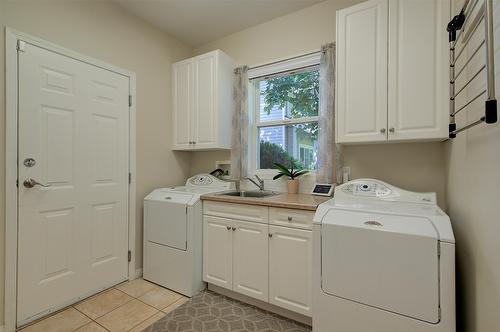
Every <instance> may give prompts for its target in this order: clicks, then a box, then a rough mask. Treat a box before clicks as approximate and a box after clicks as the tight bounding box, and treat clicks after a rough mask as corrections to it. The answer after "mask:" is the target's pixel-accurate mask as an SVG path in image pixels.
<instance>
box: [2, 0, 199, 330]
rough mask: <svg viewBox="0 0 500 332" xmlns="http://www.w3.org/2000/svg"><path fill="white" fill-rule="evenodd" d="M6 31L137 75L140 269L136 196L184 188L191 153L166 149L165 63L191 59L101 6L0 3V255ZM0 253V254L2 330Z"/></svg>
mask: <svg viewBox="0 0 500 332" xmlns="http://www.w3.org/2000/svg"><path fill="white" fill-rule="evenodd" d="M5 25H6V26H9V27H12V28H14V29H17V30H20V31H22V32H25V33H28V34H31V35H33V36H37V37H40V38H43V39H45V40H48V41H50V42H53V43H56V44H59V45H61V46H64V47H66V48H69V49H72V50H75V51H77V52H80V53H82V54H85V55H89V56H92V57H94V58H97V59H100V60H102V61H106V62H108V63H111V64H114V65H116V66H119V67H122V68H126V69H128V70H131V71H134V72H135V73H136V74H137V202H136V206H137V234H136V243H137V249H138V250H137V252H136V253H135V255H136V258H137V261H136V266H137V267H138V268H139V267H141V266H142V241H141V239H142V199H143V198H144V196H145V195H146V194H147V193H148V192H150V191H151V190H152V189H153V188H155V187H159V186H164V185H173V184H179V183H183V182H184V180H185V178H186V177H187V176H188V175H189V163H190V155H189V154H188V153H173V152H172V151H171V150H170V145H171V135H170V131H169V130H170V129H169V128H170V121H171V103H170V91H171V87H170V82H171V80H170V64H171V63H172V62H175V61H178V60H180V59H183V58H186V57H188V56H189V55H190V52H191V50H190V49H189V48H188V47H186V46H185V45H184V44H182V43H180V42H178V41H177V40H175V39H173V38H171V37H170V36H169V35H167V34H165V33H163V32H160V31H159V30H157V29H156V28H153V27H152V26H150V25H149V24H147V23H145V22H144V21H142V20H140V19H138V18H135V17H133V16H131V15H129V14H128V13H126V12H125V11H123V10H122V9H121V8H120V7H117V6H116V5H114V4H112V3H110V2H107V1H78V2H75V1H58V2H54V1H52V2H47V1H42V0H40V1H39V0H32V1H6V0H0V26H1V27H2V31H1V34H0V36H1V37H0V91H1V93H0V174H1V175H0V241H1V244H0V248H1V249H0V252H2V253H4V250H3V248H4V233H5V229H4V225H5V219H4V211H5V208H4V188H5V182H4V180H5V179H4V174H5V169H4V165H5V149H4V147H5V130H4V128H5V110H4V93H3V92H4V87H3V85H4V76H5V73H4V32H3V27H4V26H5ZM3 271H4V254H1V255H0V325H2V322H3V309H2V308H3V277H4V273H3Z"/></svg>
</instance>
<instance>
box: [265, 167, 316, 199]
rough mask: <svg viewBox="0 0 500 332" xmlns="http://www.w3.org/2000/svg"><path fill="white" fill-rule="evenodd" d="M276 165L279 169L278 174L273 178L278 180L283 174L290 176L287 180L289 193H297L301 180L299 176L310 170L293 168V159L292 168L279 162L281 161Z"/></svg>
mask: <svg viewBox="0 0 500 332" xmlns="http://www.w3.org/2000/svg"><path fill="white" fill-rule="evenodd" d="M274 166H275V167H276V169H277V170H278V174H276V175H275V176H274V177H273V180H277V179H279V178H280V177H282V176H286V177H288V180H287V183H286V185H287V188H288V193H289V194H296V193H298V192H299V180H298V179H297V178H298V177H299V176H301V175H304V174H306V173H308V172H309V171H308V170H300V169H296V170H294V169H293V160H292V161H291V162H290V166H291V167H290V169H288V168H287V167H285V166H283V165H281V164H279V163H274Z"/></svg>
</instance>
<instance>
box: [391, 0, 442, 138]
mask: <svg viewBox="0 0 500 332" xmlns="http://www.w3.org/2000/svg"><path fill="white" fill-rule="evenodd" d="M389 12H390V14H389V36H390V40H389V111H388V123H389V125H388V127H389V129H390V130H389V140H409V139H419V138H426V139H433V138H434V139H435V138H447V137H448V126H447V123H448V94H449V91H448V90H449V88H448V68H449V67H448V43H447V38H448V34H447V32H446V31H445V29H443V27H444V26H446V24H447V22H448V21H449V16H450V1H449V0H438V1H436V0H421V1H413V0H394V1H390V6H389ZM422 22H426V23H425V24H421V23H422ZM416 27H418V28H416ZM392 128H393V129H394V130H392Z"/></svg>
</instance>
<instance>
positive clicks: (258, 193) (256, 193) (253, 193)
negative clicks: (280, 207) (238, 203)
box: [220, 190, 277, 198]
mask: <svg viewBox="0 0 500 332" xmlns="http://www.w3.org/2000/svg"><path fill="white" fill-rule="evenodd" d="M276 194H277V193H276V192H274V191H269V190H249V191H228V192H224V193H220V195H222V196H236V197H252V198H260V197H269V196H274V195H276Z"/></svg>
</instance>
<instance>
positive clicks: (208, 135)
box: [193, 52, 217, 149]
mask: <svg viewBox="0 0 500 332" xmlns="http://www.w3.org/2000/svg"><path fill="white" fill-rule="evenodd" d="M216 71H217V53H216V52H210V53H207V54H204V55H200V56H198V57H195V58H194V95H195V97H194V108H193V110H194V121H193V125H194V132H193V141H194V144H193V145H194V148H195V149H209V148H214V147H216V145H217V137H216V126H217V110H216V108H215V105H216V93H217V91H216V89H217V84H216Z"/></svg>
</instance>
